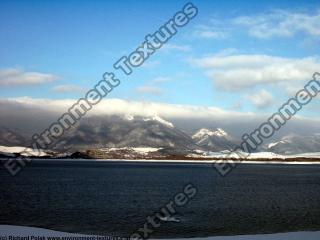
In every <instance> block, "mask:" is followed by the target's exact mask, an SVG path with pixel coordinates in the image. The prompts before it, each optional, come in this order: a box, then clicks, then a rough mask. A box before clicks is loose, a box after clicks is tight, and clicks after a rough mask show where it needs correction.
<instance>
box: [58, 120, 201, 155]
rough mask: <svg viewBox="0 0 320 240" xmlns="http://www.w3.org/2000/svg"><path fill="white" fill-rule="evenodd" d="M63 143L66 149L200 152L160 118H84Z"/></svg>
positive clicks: (177, 130)
mask: <svg viewBox="0 0 320 240" xmlns="http://www.w3.org/2000/svg"><path fill="white" fill-rule="evenodd" d="M60 141H62V142H63V146H64V147H66V148H73V149H74V148H81V149H86V148H104V147H109V148H110V147H116V148H122V147H156V148H175V149H186V150H187V149H196V148H197V146H196V144H195V143H194V141H193V139H192V138H191V137H190V136H189V135H187V134H186V133H184V132H183V131H182V130H180V129H179V128H177V127H175V126H174V125H173V124H172V123H171V122H168V121H166V120H165V119H163V118H161V117H159V116H153V117H149V118H144V117H137V116H124V117H121V116H108V117H99V118H98V117H97V118H87V119H83V120H82V121H81V122H80V124H78V125H77V126H75V127H73V128H72V129H71V130H70V131H68V132H67V133H66V134H65V135H64V136H63V137H62V138H61V139H60Z"/></svg>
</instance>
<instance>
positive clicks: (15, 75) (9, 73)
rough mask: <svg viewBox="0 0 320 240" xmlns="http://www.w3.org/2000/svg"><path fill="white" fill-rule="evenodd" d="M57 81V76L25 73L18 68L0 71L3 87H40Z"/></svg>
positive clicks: (0, 82)
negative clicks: (39, 85)
mask: <svg viewBox="0 0 320 240" xmlns="http://www.w3.org/2000/svg"><path fill="white" fill-rule="evenodd" d="M56 79H57V76H54V75H52V74H48V73H40V72H25V71H22V70H20V69H16V68H7V69H2V70H0V85H2V86H20V85H38V84H43V83H48V82H52V81H54V80H56Z"/></svg>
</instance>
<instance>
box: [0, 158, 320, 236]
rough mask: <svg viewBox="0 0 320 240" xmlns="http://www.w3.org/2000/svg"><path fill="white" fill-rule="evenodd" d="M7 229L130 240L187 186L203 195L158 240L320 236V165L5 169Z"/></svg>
mask: <svg viewBox="0 0 320 240" xmlns="http://www.w3.org/2000/svg"><path fill="white" fill-rule="evenodd" d="M0 182H1V184H0V191H1V194H0V224H10V225H22V226H34V227H41V228H47V229H52V230H58V231H64V232H75V233H85V234H96V235H114V236H122V237H128V236H129V235H130V234H132V233H133V232H135V231H137V229H139V228H141V227H143V225H144V223H145V222H146V218H147V217H148V216H151V215H153V214H154V213H155V212H157V211H159V209H160V208H162V207H163V206H165V205H166V204H167V203H168V202H169V201H170V200H171V199H172V198H173V197H174V196H175V195H176V194H177V193H179V192H182V191H183V188H184V186H186V185H187V184H190V183H191V184H192V185H193V186H194V187H196V188H197V194H196V195H195V196H194V197H193V198H192V199H190V201H189V202H188V203H187V204H186V205H184V206H179V207H177V208H176V210H177V213H176V214H175V215H174V217H175V218H176V219H179V221H180V222H175V221H169V222H162V224H161V226H160V227H159V228H157V229H156V230H155V231H154V232H153V233H152V238H166V237H170V238H175V237H179V238H181V237H204V236H215V235H238V234H258V233H278V232H290V231H306V230H320V166H319V165H268V164H242V165H241V166H239V167H238V168H236V169H235V170H234V171H233V172H231V173H230V174H229V175H228V176H226V177H221V176H220V175H219V174H218V173H217V172H216V170H215V169H213V168H212V167H211V166H210V164H201V163H179V164H177V163H130V162H107V161H100V162H99V161H81V160H77V161H65V160H55V161H53V160H46V161H33V162H32V163H31V164H29V165H28V166H27V167H26V168H25V169H24V170H23V171H22V172H20V173H19V174H18V175H17V176H16V177H12V176H10V175H9V174H8V173H7V172H6V170H5V169H4V168H2V167H1V168H0Z"/></svg>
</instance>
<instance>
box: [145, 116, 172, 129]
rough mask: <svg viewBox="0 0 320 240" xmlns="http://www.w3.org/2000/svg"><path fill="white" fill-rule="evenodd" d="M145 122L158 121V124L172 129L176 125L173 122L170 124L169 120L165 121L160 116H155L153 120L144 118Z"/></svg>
mask: <svg viewBox="0 0 320 240" xmlns="http://www.w3.org/2000/svg"><path fill="white" fill-rule="evenodd" d="M143 120H144V121H157V122H160V123H162V124H163V125H165V126H167V127H171V128H173V127H174V125H173V124H172V123H171V122H169V121H167V120H164V119H163V118H161V117H159V116H153V117H151V118H144V119H143Z"/></svg>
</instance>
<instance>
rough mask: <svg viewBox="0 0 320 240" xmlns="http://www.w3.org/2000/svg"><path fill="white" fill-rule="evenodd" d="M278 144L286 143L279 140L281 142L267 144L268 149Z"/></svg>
mask: <svg viewBox="0 0 320 240" xmlns="http://www.w3.org/2000/svg"><path fill="white" fill-rule="evenodd" d="M279 143H286V141H284V140H281V141H279V142H273V143H269V145H268V148H272V147H274V146H276V145H278V144H279Z"/></svg>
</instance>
